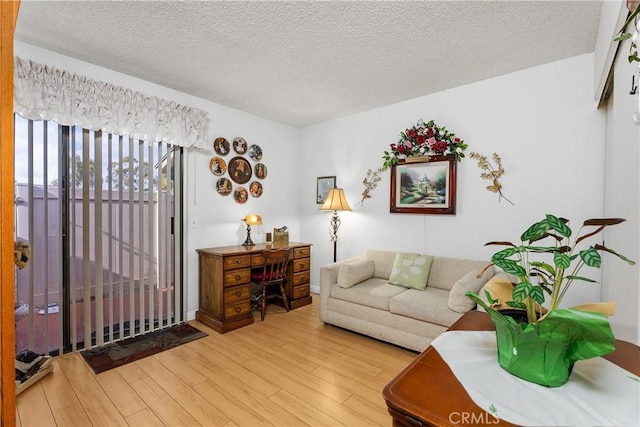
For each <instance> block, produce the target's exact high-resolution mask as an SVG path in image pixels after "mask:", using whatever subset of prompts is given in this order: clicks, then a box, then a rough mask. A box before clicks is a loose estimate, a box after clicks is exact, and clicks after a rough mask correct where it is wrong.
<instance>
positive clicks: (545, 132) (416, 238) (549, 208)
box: [301, 54, 605, 304]
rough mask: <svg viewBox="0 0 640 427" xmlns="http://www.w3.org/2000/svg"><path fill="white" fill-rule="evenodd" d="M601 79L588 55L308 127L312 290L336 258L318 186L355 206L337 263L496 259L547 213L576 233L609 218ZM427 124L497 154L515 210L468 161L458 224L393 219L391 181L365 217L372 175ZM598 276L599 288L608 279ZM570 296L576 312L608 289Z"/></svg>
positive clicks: (305, 177)
mask: <svg viewBox="0 0 640 427" xmlns="http://www.w3.org/2000/svg"><path fill="white" fill-rule="evenodd" d="M593 70H594V64H593V54H586V55H581V56H577V57H574V58H569V59H566V60H562V61H558V62H554V63H551V64H547V65H543V66H539V67H535V68H530V69H527V70H524V71H520V72H516V73H513V74H509V75H505V76H501V77H497V78H493V79H490V80H485V81H482V82H479V83H474V84H470V85H467V86H463V87H458V88H455V89H451V90H447V91H444V92H440V93H436V94H433V95H429V96H424V97H420V98H416V99H413V100H410V101H406V102H402V103H398V104H394V105H390V106H387V107H383V108H379V109H376V110H372V111H368V112H364V113H360V114H356V115H352V116H349V117H345V118H342V119H337V120H332V121H329V122H325V123H321V124H318V125H315V126H310V127H307V128H305V129H303V133H302V141H303V149H302V158H303V159H314V160H313V161H312V162H305V164H306V165H307V166H306V167H305V169H304V171H303V174H302V176H301V179H302V184H303V190H302V193H303V194H302V198H301V201H302V217H303V219H302V224H301V231H302V240H304V241H308V242H312V243H314V247H313V255H312V265H313V267H314V268H313V269H312V285H313V286H317V284H318V282H319V277H318V271H319V268H318V267H319V266H321V265H323V264H326V263H329V262H330V261H331V260H332V246H331V243H330V242H329V240H328V226H329V217H330V213H328V212H322V211H318V205H316V204H315V203H314V194H313V193H314V191H315V180H316V177H318V176H325V175H336V176H337V182H338V186H339V187H343V188H344V189H345V193H346V195H347V198H348V200H349V202H350V203H351V205H352V207H353V208H354V210H353V212H344V213H341V214H340V218H341V219H342V226H341V228H340V231H339V237H340V239H339V241H338V259H344V258H346V257H350V256H355V255H359V254H362V253H363V252H364V251H365V250H366V249H367V248H378V249H390V250H405V251H418V252H423V253H428V254H435V255H444V256H457V257H466V258H470V259H489V258H490V255H491V254H492V253H493V252H494V251H495V250H494V249H492V248H490V247H489V248H486V247H483V245H484V243H485V242H488V241H491V240H511V241H515V243H518V239H519V236H520V234H521V233H522V232H523V231H524V230H525V229H526V228H527V227H528V226H529V225H530V224H531V223H533V222H534V221H537V220H539V219H542V218H543V217H544V214H545V213H553V214H556V215H559V216H564V217H566V218H568V219H570V220H571V223H572V225H574V226H576V225H579V224H581V223H582V220H584V219H586V218H590V217H599V216H601V215H602V212H603V195H602V194H603V177H604V162H603V157H604V141H605V114H604V112H601V111H597V110H595V108H594V103H593V80H594V75H593V73H594V72H593ZM425 78H429V75H428V70H427V71H426V72H425ZM420 118H422V119H424V120H425V121H427V120H429V119H434V120H435V121H436V123H438V124H439V125H440V126H446V127H447V128H448V129H449V130H451V131H453V132H455V133H456V134H457V135H458V136H460V137H461V138H463V139H464V140H465V141H466V142H467V143H468V144H469V149H468V151H467V152H471V151H478V152H480V153H482V154H485V155H488V156H490V155H491V153H492V152H497V153H499V154H500V155H501V156H502V158H503V165H504V167H505V169H506V173H505V175H504V176H503V178H502V180H501V182H502V184H503V190H504V193H505V195H506V196H507V197H508V198H509V199H510V200H512V201H513V202H514V203H515V206H512V205H510V204H508V203H506V202H505V201H503V202H502V203H498V196H497V195H496V194H494V193H491V192H489V191H487V190H486V189H485V186H486V185H488V182H487V181H483V180H481V179H480V178H479V174H480V170H479V169H478V167H477V165H476V162H475V161H473V160H471V159H469V158H466V159H463V161H462V162H461V163H460V164H459V165H458V181H457V184H458V190H457V214H456V215H455V216H449V215H416V214H390V213H389V184H390V183H389V175H390V174H389V171H386V172H384V173H383V180H382V181H381V182H380V184H379V185H378V188H377V189H375V190H374V191H373V192H372V193H371V195H372V198H371V199H368V200H366V201H365V202H364V205H362V206H357V207H356V206H355V205H356V204H357V203H358V201H359V200H360V193H361V192H362V190H363V185H362V179H363V178H364V175H365V173H366V170H367V169H369V168H376V167H379V166H380V165H381V164H382V158H381V157H382V154H383V151H384V150H387V149H388V147H389V144H390V143H393V142H395V141H396V140H397V137H398V134H399V133H400V131H402V130H404V129H405V128H406V127H409V126H411V125H413V124H415V123H416V122H417V120H418V119H420ZM591 276H592V277H594V278H595V279H596V280H599V279H600V271H599V270H596V271H594V272H592V274H591ZM573 291H574V292H572V293H571V294H570V295H568V296H567V298H565V302H566V303H567V304H576V303H579V302H584V301H599V300H600V286H599V285H587V286H584V287H583V289H573ZM575 291H579V292H575Z"/></svg>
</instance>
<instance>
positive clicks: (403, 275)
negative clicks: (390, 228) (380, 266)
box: [389, 253, 433, 291]
mask: <svg viewBox="0 0 640 427" xmlns="http://www.w3.org/2000/svg"><path fill="white" fill-rule="evenodd" d="M432 262H433V257H432V256H429V255H418V254H405V253H397V254H396V259H395V261H394V262H393V268H392V269H391V276H389V283H391V284H392V285H400V286H404V287H406V288H413V289H418V290H421V291H423V290H424V288H426V287H427V279H428V278H429V271H430V270H431V263H432Z"/></svg>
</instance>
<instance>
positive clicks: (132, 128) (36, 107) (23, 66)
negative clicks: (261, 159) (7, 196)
mask: <svg viewBox="0 0 640 427" xmlns="http://www.w3.org/2000/svg"><path fill="white" fill-rule="evenodd" d="M14 111H15V112H16V113H18V114H20V115H21V116H22V117H25V118H27V119H31V120H54V121H56V122H58V123H60V124H62V125H67V126H73V125H80V126H82V127H83V128H85V129H90V130H98V129H100V130H103V131H106V132H109V133H115V134H119V135H127V134H128V135H130V136H131V137H133V138H135V139H141V140H145V141H165V142H167V143H169V144H173V145H179V146H182V147H196V148H202V149H208V148H211V143H208V138H207V127H208V113H206V112H205V111H202V110H200V109H198V108H192V107H187V106H184V105H180V104H178V103H176V102H173V101H167V100H165V99H161V98H157V97H155V96H147V95H145V94H143V93H140V92H136V91H133V90H131V89H127V88H124V87H121V86H116V85H113V84H110V83H106V82H101V81H96V80H93V79H90V78H88V77H84V76H80V75H77V74H75V73H72V72H69V71H65V70H60V69H58V68H56V67H53V66H49V65H42V64H38V63H37V62H33V61H31V60H23V59H21V58H19V57H15V62H14Z"/></svg>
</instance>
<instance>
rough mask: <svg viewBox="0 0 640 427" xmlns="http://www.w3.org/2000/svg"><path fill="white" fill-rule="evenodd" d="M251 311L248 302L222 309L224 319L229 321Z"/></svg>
mask: <svg viewBox="0 0 640 427" xmlns="http://www.w3.org/2000/svg"><path fill="white" fill-rule="evenodd" d="M250 311H251V305H250V304H249V301H248V300H247V301H243V302H239V303H237V304H228V305H226V306H225V308H224V317H225V319H229V318H231V317H235V316H240V315H243V314H247V313H249V312H250Z"/></svg>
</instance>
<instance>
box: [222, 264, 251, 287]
mask: <svg viewBox="0 0 640 427" xmlns="http://www.w3.org/2000/svg"><path fill="white" fill-rule="evenodd" d="M247 259H248V257H247ZM250 278H251V270H249V269H248V268H243V269H241V270H231V271H227V272H226V273H225V274H224V286H225V287H226V286H233V285H239V284H241V283H248V282H249V279H250Z"/></svg>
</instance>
